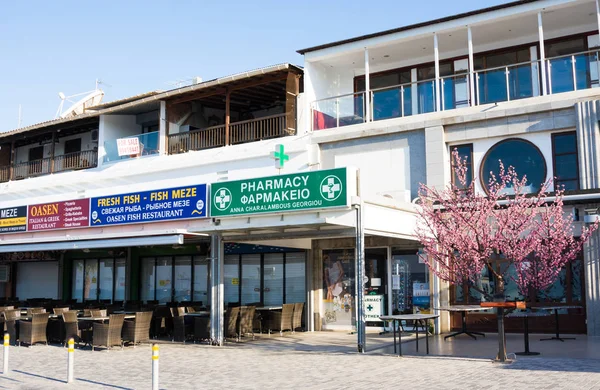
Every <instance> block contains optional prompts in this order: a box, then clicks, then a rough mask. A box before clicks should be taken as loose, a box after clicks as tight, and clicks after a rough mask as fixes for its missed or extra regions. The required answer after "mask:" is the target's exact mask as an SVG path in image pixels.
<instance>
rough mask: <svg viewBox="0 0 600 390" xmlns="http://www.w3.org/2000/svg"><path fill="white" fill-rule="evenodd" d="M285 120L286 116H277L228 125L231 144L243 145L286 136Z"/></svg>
mask: <svg viewBox="0 0 600 390" xmlns="http://www.w3.org/2000/svg"><path fill="white" fill-rule="evenodd" d="M285 118H286V114H277V115H271V116H266V117H263V118H258V119H251V120H247V121H242V122H235V123H232V124H230V125H229V134H230V141H231V144H232V145H235V144H243V143H245V142H253V141H260V140H263V139H269V138H277V137H283V136H285V135H288V134H287V132H286V126H285V123H286V120H285Z"/></svg>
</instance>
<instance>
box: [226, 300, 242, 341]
mask: <svg viewBox="0 0 600 390" xmlns="http://www.w3.org/2000/svg"><path fill="white" fill-rule="evenodd" d="M239 315H240V307H239V306H237V307H230V308H228V309H227V311H226V312H225V327H224V328H225V337H235V339H236V340H239V335H238V333H237V331H238V317H239Z"/></svg>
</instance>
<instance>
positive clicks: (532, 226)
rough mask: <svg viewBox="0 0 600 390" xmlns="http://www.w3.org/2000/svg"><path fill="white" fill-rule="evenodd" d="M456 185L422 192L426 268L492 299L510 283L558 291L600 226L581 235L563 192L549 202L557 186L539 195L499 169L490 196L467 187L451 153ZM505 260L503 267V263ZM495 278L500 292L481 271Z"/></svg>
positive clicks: (502, 351) (463, 168) (462, 166)
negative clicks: (484, 281) (555, 286)
mask: <svg viewBox="0 0 600 390" xmlns="http://www.w3.org/2000/svg"><path fill="white" fill-rule="evenodd" d="M452 159H453V161H454V162H455V164H454V172H455V178H456V180H455V183H452V184H451V185H449V186H447V187H446V188H444V189H443V190H438V189H435V188H432V187H428V186H425V185H422V186H421V189H420V192H419V200H420V202H419V203H420V207H419V208H418V213H419V215H420V218H419V222H418V225H417V229H416V235H417V237H418V238H419V240H420V241H421V244H422V245H423V248H424V256H423V261H425V263H426V264H427V266H428V267H429V268H430V269H431V270H432V272H433V273H434V274H435V275H437V276H438V277H439V278H440V279H442V280H445V281H447V282H449V283H450V284H454V285H463V284H465V283H466V284H467V285H469V286H470V288H472V289H474V290H477V291H479V292H480V293H481V294H482V295H483V296H484V297H485V298H486V299H487V300H493V301H496V302H504V301H505V300H506V299H505V296H504V285H505V282H506V281H507V280H508V278H511V279H512V280H513V281H514V282H515V284H516V285H517V287H518V289H519V291H520V292H521V294H522V295H527V293H528V292H529V291H530V289H537V290H539V289H544V288H546V287H548V286H549V285H551V284H552V283H553V282H554V281H555V280H556V278H557V277H558V274H559V273H560V271H561V269H562V268H563V267H564V266H565V265H567V264H568V263H569V262H570V261H573V260H574V259H575V258H576V256H577V254H578V252H579V251H580V250H581V249H582V245H583V243H584V242H585V241H586V240H587V239H588V238H589V235H590V234H591V233H592V232H593V231H594V230H595V229H596V228H597V226H598V224H597V223H596V224H593V225H591V226H589V227H587V228H586V227H583V228H582V230H581V235H580V236H579V237H575V236H574V231H573V229H574V227H573V218H572V215H571V214H568V213H567V214H565V212H564V210H563V191H562V190H561V189H557V190H556V191H555V193H554V195H553V196H552V197H549V196H548V189H549V187H550V185H551V181H550V180H549V181H546V182H545V183H543V184H542V186H541V190H540V191H539V192H538V193H536V194H531V193H529V192H528V191H527V178H526V177H525V176H524V177H522V178H519V176H518V175H517V172H516V171H515V170H514V169H513V168H512V167H508V168H505V167H504V166H503V164H502V162H500V165H499V167H500V169H499V172H498V175H497V176H496V175H494V174H492V175H491V178H490V181H489V183H488V186H487V189H486V192H487V193H480V192H477V191H476V190H475V186H474V183H475V179H473V180H472V181H471V182H470V183H468V182H467V179H466V178H467V165H466V160H461V158H460V157H459V155H458V152H457V151H456V150H455V151H453V153H452ZM500 256H502V257H503V261H501V262H499V261H498V259H499V257H500ZM484 269H486V270H487V271H488V273H489V275H493V277H494V282H495V283H494V287H495V291H494V292H493V294H490V293H489V292H488V291H485V290H483V289H481V288H478V286H480V285H481V284H480V281H481V277H482V271H483V270H484ZM503 312H504V311H503V310H501V309H499V310H498V337H499V352H498V356H497V359H498V360H500V361H505V360H506V347H505V346H506V341H505V335H504V318H503V317H504V315H503Z"/></svg>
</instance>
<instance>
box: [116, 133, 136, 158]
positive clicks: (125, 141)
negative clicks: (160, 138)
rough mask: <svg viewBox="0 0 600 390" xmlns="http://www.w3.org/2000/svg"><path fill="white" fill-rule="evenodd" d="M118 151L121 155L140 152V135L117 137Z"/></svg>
mask: <svg viewBox="0 0 600 390" xmlns="http://www.w3.org/2000/svg"><path fill="white" fill-rule="evenodd" d="M117 151H118V153H119V156H129V155H132V154H140V140H139V139H138V137H131V138H119V139H117Z"/></svg>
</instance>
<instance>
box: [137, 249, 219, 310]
mask: <svg viewBox="0 0 600 390" xmlns="http://www.w3.org/2000/svg"><path fill="white" fill-rule="evenodd" d="M192 281H193V286H192ZM207 287H208V261H207V259H206V255H199V256H191V255H187V256H185V255H184V256H161V257H145V258H142V270H141V282H140V289H141V290H140V296H141V299H142V301H144V302H147V301H158V302H159V303H167V302H190V301H194V302H199V301H201V302H202V303H203V304H210V302H208V299H209V296H208V288H207ZM192 291H193V294H192ZM192 298H193V299H192Z"/></svg>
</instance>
